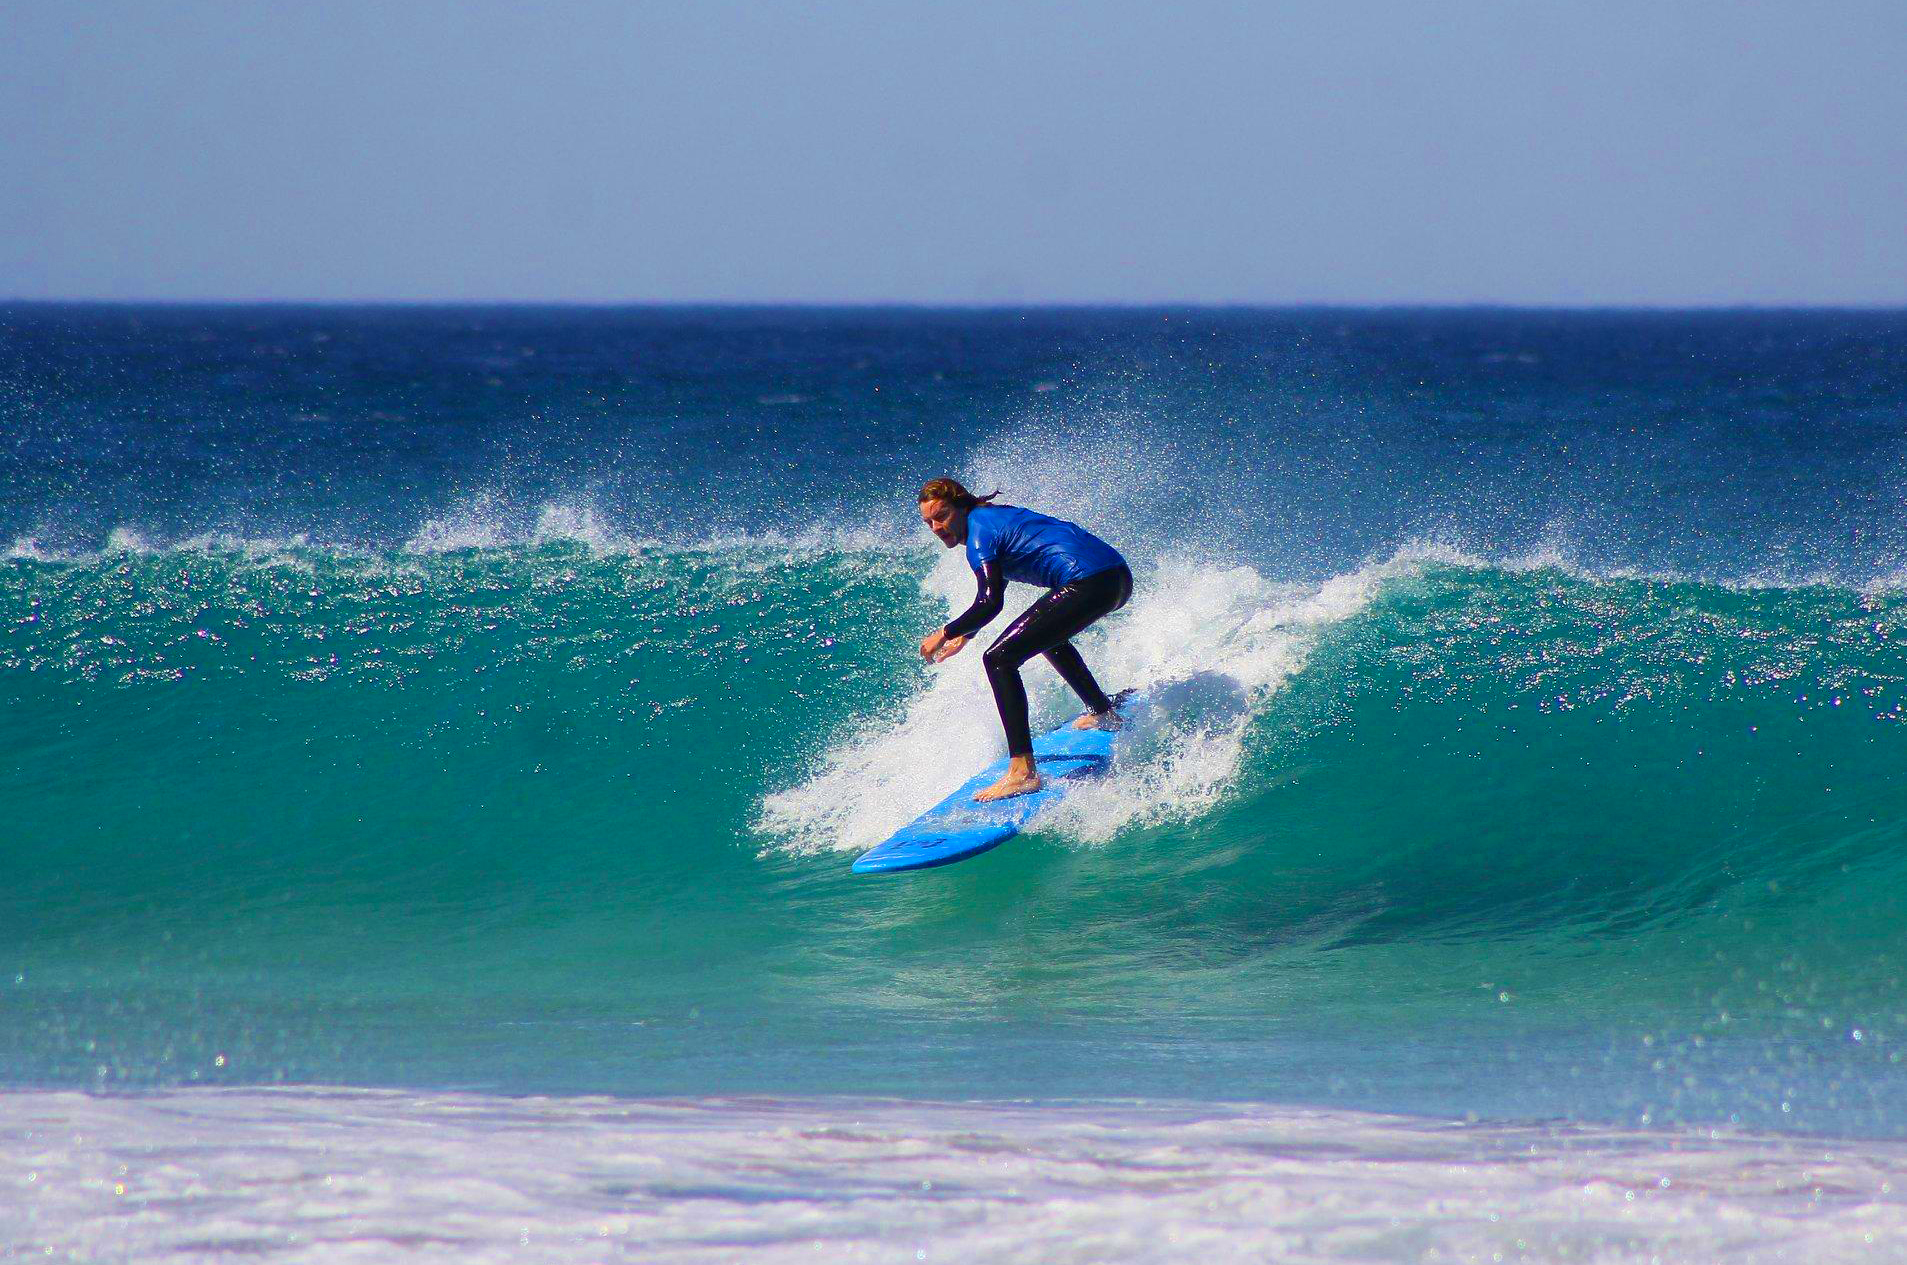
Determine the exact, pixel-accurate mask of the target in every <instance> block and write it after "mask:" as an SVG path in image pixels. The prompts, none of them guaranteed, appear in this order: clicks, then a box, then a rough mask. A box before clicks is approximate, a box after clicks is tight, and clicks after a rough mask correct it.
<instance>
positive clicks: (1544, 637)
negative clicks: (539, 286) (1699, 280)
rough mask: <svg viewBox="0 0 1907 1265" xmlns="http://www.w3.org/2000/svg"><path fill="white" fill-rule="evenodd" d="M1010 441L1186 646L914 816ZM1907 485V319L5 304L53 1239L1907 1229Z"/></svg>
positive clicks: (1452, 1247) (1053, 1246)
mask: <svg viewBox="0 0 1907 1265" xmlns="http://www.w3.org/2000/svg"><path fill="white" fill-rule="evenodd" d="M941 474H951V475H954V476H956V477H959V478H961V479H962V480H963V481H965V482H966V483H968V484H969V485H970V486H972V487H974V488H975V489H976V490H979V491H983V492H985V491H992V490H994V489H996V488H997V489H999V490H1000V492H1001V493H1002V499H1003V500H1005V501H1007V502H1010V503H1014V504H1022V505H1026V506H1029V507H1031V508H1034V509H1038V510H1041V511H1043V512H1047V513H1052V514H1056V515H1059V516H1061V517H1065V518H1070V519H1073V520H1075V521H1078V522H1081V523H1083V524H1085V525H1087V526H1088V527H1089V528H1091V529H1092V530H1094V531H1095V532H1097V533H1098V534H1100V535H1101V536H1103V537H1105V538H1106V539H1107V540H1109V541H1110V542H1112V543H1113V544H1114V545H1116V546H1117V547H1118V548H1120V549H1121V550H1122V551H1123V552H1124V553H1125V554H1126V556H1127V557H1128V558H1129V559H1130V560H1131V562H1132V564H1133V570H1134V573H1135V577H1136V588H1135V594H1134V597H1133V600H1132V602H1131V603H1130V605H1129V606H1128V607H1127V608H1126V609H1125V610H1124V611H1122V612H1120V613H1119V614H1117V615H1114V616H1112V617H1111V618H1109V619H1108V620H1106V621H1104V622H1103V623H1102V624H1101V625H1099V626H1096V627H1095V628H1094V629H1092V630H1090V631H1089V632H1088V633H1087V634H1086V635H1085V637H1083V638H1082V639H1081V642H1080V645H1081V648H1082V650H1083V652H1084V653H1085V655H1086V657H1087V660H1088V662H1089V663H1090V664H1092V665H1093V667H1094V669H1095V671H1096V672H1097V674H1098V676H1099V678H1100V680H1101V681H1102V682H1103V683H1104V684H1106V685H1107V686H1108V688H1125V687H1139V688H1144V689H1146V690H1148V691H1149V692H1150V693H1151V695H1152V696H1153V697H1154V698H1155V699H1158V700H1159V701H1160V702H1161V704H1162V706H1160V707H1159V708H1158V709H1156V712H1155V716H1154V719H1153V720H1152V721H1150V722H1148V723H1147V724H1145V725H1143V726H1140V727H1138V728H1136V729H1135V730H1133V731H1131V732H1128V733H1126V734H1124V735H1122V744H1123V746H1122V752H1121V760H1120V764H1119V766H1118V768H1117V771H1116V773H1115V774H1114V776H1112V777H1111V778H1110V779H1109V780H1107V781H1106V782H1104V783H1103V784H1098V785H1093V786H1090V787H1087V788H1084V789H1082V790H1081V791H1080V792H1079V793H1077V794H1075V795H1073V796H1071V797H1070V798H1069V799H1068V800H1067V802H1066V803H1065V804H1064V805H1062V806H1061V807H1060V808H1059V809H1058V810H1057V811H1055V812H1054V813H1052V814H1050V815H1049V816H1048V817H1045V818H1042V819H1040V820H1039V821H1038V822H1036V823H1035V826H1034V828H1033V829H1032V830H1030V831H1029V833H1027V834H1026V835H1024V836H1022V837H1020V838H1018V839H1016V840H1014V841H1012V842H1010V843H1008V844H1007V845H1005V846H1003V847H1001V848H999V849H997V850H996V851H994V852H992V853H989V854H987V855H985V856H983V857H980V858H977V859H975V860H972V861H969V862H966V863H963V864H961V865H957V866H953V867H949V868H946V869H941V870H935V871H928V872H923V873H919V874H913V875H901V876H893V877H884V878H866V877H858V876H855V875H852V874H851V873H850V872H849V870H848V864H849V862H850V861H851V860H852V859H853V858H854V856H855V855H856V854H857V852H858V851H859V850H861V849H864V848H866V847H869V846H872V845H873V844H874V843H876V842H879V841H880V839H882V838H883V837H884V836H885V835H886V834H887V833H888V832H890V831H892V830H893V829H895V828H896V827H898V826H899V825H901V824H903V823H904V822H906V821H907V820H908V819H910V818H911V817H912V816H913V815H914V814H915V813H917V812H919V811H920V810H922V809H923V808H925V807H927V806H929V805H931V804H932V803H934V802H935V801H936V800H937V799H939V798H940V797H941V796H942V795H944V794H946V793H947V792H948V791H949V790H951V789H952V788H953V787H954V786H956V785H958V784H959V783H960V782H961V781H963V780H965V778H966V777H968V776H969V775H970V774H971V773H972V772H974V771H975V770H976V769H977V768H978V767H980V766H981V765H982V764H984V763H985V762H986V761H988V760H990V759H992V758H995V757H996V756H997V755H999V754H1000V753H1001V752H1002V751H1003V750H1004V744H1003V741H1002V739H1001V735H1000V732H999V725H998V720H997V718H996V716H995V714H994V712H993V708H992V705H991V700H990V697H989V695H988V693H987V687H986V684H985V681H984V678H983V676H982V675H981V672H980V666H981V665H980V662H979V656H978V654H977V653H974V652H972V651H970V652H968V653H966V654H963V655H961V656H959V657H957V658H955V659H953V660H951V661H949V662H948V663H947V664H944V665H942V666H940V667H938V668H929V667H926V666H924V665H923V664H922V663H921V662H920V660H919V657H918V654H917V653H916V646H917V643H918V641H919V638H920V637H921V636H922V635H923V634H924V633H926V632H927V631H928V630H929V629H931V628H932V627H934V626H935V625H936V624H937V623H938V622H940V621H943V620H945V619H946V618H948V617H949V615H950V614H951V613H953V612H955V611H957V610H959V609H961V608H963V607H964V606H965V604H966V602H967V601H968V600H969V599H970V597H971V593H972V576H971V573H970V572H968V571H967V570H966V567H965V563H964V559H963V557H962V556H961V554H960V553H959V551H946V550H943V549H941V548H940V546H939V545H938V543H937V542H935V541H934V540H933V539H932V537H931V536H930V535H929V534H928V533H927V532H926V531H925V529H924V528H923V527H922V526H921V524H920V522H919V520H918V517H917V514H916V507H915V503H914V494H915V491H916V489H917V488H918V486H919V484H920V483H921V482H922V481H923V480H925V479H926V478H929V477H932V476H935V475H941ZM1903 505H1907V313H1900V312H1887V311H1875V312H1851V311H1848V312H1808V311H1798V312H1778V311H1743V312H1570V311H1521V310H1490V309H1478V310H1376V311H1357V310H1329V309H1319V310H1294V311H1277V310H1255V309H1238V310H1231V309H1183V310H1182V309H1081V310H1070V309H1028V310H1017V309H1015V310H935V309H908V308H895V309H825V308H759V309H755V308H707V309H699V308H580V307H550V308H534V307H523V308H498V307H273V306H255V307H253V306H237V307H230V306H226V307H193V306H89V305H46V304H14V305H0V549H4V551H5V554H4V558H0V628H4V635H0V735H3V736H0V821H4V822H5V823H6V842H5V846H4V848H3V849H0V856H3V857H4V866H5V875H6V882H5V883H4V884H0V1153H4V1154H5V1156H6V1162H5V1165H4V1168H5V1170H6V1175H4V1176H0V1187H6V1188H8V1189H10V1190H11V1192H12V1194H11V1196H9V1195H8V1194H7V1193H6V1192H5V1191H4V1190H0V1205H4V1204H10V1205H11V1207H10V1209H8V1208H5V1207H0V1252H4V1253H6V1254H9V1255H18V1256H21V1257H25V1256H28V1255H32V1256H34V1257H36V1258H43V1255H54V1256H58V1255H61V1254H65V1255H67V1256H70V1257H73V1258H76V1259H154V1260H157V1259H168V1260H170V1259H185V1258H204V1259H225V1258H228V1257H229V1258H231V1259H240V1258H244V1259H257V1258H259V1257H266V1258H269V1259H274V1260H276V1259H285V1260H320V1259H322V1260H330V1259H342V1257H343V1256H344V1255H347V1254H349V1253H350V1252H351V1251H354V1250H363V1249H364V1246H365V1245H366V1244H367V1243H369V1244H372V1245H376V1244H383V1245H385V1247H386V1249H387V1250H390V1251H396V1250H398V1249H399V1248H400V1247H401V1248H402V1249H403V1250H404V1251H406V1252H409V1253H412V1254H414V1255H417V1256H419V1258H434V1257H435V1256H442V1258H443V1259H461V1260H472V1259H498V1260H507V1259H592V1260H593V1259H607V1258H612V1257H613V1258H627V1259H644V1260H649V1259H655V1260H685V1261H687V1260H696V1261H700V1260H730V1259H737V1258H738V1257H740V1258H745V1259H750V1260H757V1259H759V1260H776V1259H797V1258H798V1259H803V1260H816V1259H820V1260H828V1259H844V1260H845V1259H857V1260H858V1259H867V1260H890V1259H893V1260H898V1259H907V1260H913V1259H927V1260H931V1259H983V1258H984V1259H1026V1260H1062V1259H1080V1260H1105V1259H1159V1260H1168V1259H1172V1260H1176V1259H1185V1260H1198V1261H1204V1262H1209V1261H1213V1260H1229V1259H1239V1260H1250V1259H1266V1258H1267V1257H1275V1258H1277V1259H1283V1260H1312V1259H1317V1260H1324V1259H1330V1260H1345V1259H1353V1260H1445V1259H1447V1260H1471V1259H1474V1260H1485V1261H1487V1260H1495V1259H1502V1260H1605V1259H1606V1260H1630V1259H1636V1260H1648V1259H1659V1260H1664V1261H1668V1260H1690V1261H1702V1260H1718V1259H1729V1260H1736V1259H1740V1260H1760V1259H1769V1260H1775V1259H1786V1260H1803V1261H1825V1260H1887V1259H1894V1257H1890V1256H1889V1255H1887V1252H1888V1250H1889V1249H1888V1248H1887V1247H1886V1246H1885V1245H1886V1244H1887V1243H1888V1242H1889V1241H1890V1240H1891V1242H1892V1243H1893V1244H1894V1245H1895V1247H1896V1248H1897V1247H1898V1245H1899V1243H1900V1242H1902V1241H1903V1236H1907V1197H1904V1196H1903V1195H1902V1194H1901V1193H1900V1191H1901V1190H1902V1189H1903V1186H1902V1183H1903V1181H1907V1105H1903V1104H1907V1069H1903V1067H1902V1066H1901V1059H1902V1051H1903V1050H1904V1049H1907V1000H1903V996H1902V989H1901V980H1902V975H1903V971H1904V970H1907V729H1904V728H1903V725H1907V711H1903V705H1904V704H1907V523H1904V522H1903V516H1902V513H1901V510H1902V507H1903ZM1032 596H1033V594H1032V593H1031V592H1025V593H1019V594H1018V595H1017V597H1016V604H1024V603H1025V602H1026V601H1028V600H1030V599H1031V597H1032ZM1026 676H1027V679H1028V685H1029V689H1030V691H1031V694H1032V698H1033V703H1034V708H1035V723H1036V726H1038V725H1041V724H1042V723H1053V722H1056V721H1057V720H1058V719H1060V718H1062V717H1063V716H1064V715H1066V714H1068V708H1069V707H1070V706H1072V704H1071V702H1070V701H1069V700H1068V699H1067V698H1066V697H1065V696H1064V694H1063V691H1062V688H1061V687H1060V685H1059V683H1058V682H1057V679H1056V678H1055V677H1054V676H1053V674H1052V673H1051V672H1050V670H1048V669H1047V668H1046V667H1045V665H1044V664H1043V663H1037V662H1036V663H1035V664H1033V665H1031V666H1029V668H1028V669H1027V671H1026ZM69 1138H70V1140H68V1139H69ZM1823 1157H1826V1158H1823ZM391 1172H397V1173H402V1174H406V1175H407V1177H408V1180H406V1181H399V1182H396V1183H395V1184H393V1183H392V1182H390V1181H380V1180H379V1175H380V1174H386V1173H391ZM498 1208H501V1209H502V1211H498V1210H497V1209H498ZM1055 1227H1059V1228H1055ZM599 1230H600V1231H601V1233H598V1231H599ZM1168 1236H1171V1237H1168ZM539 1253H541V1255H538V1254H539ZM916 1253H920V1255H918V1256H917V1255H916ZM1016 1253H1017V1255H1016ZM1069 1253H1070V1255H1069ZM1493 1253H1494V1254H1495V1255H1494V1256H1493V1255H1492V1254H1493ZM373 1255H375V1253H373Z"/></svg>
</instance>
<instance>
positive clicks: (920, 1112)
mask: <svg viewBox="0 0 1907 1265" xmlns="http://www.w3.org/2000/svg"><path fill="white" fill-rule="evenodd" d="M1903 1241H1907V1144H1903V1143H1900V1142H1876V1141H1855V1140H1828V1139H1819V1138H1800V1137H1784V1136H1771V1135H1755V1134H1747V1133H1740V1132H1733V1131H1724V1130H1710V1129H1700V1128H1661V1127H1655V1128H1648V1129H1625V1128H1617V1127H1606V1126H1572V1125H1561V1124H1538V1125H1519V1124H1464V1123H1462V1122H1459V1121H1451V1120H1430V1119H1417V1118H1410V1117H1402V1116H1385V1115H1374V1114H1367V1113H1360V1112H1350V1111H1329V1110H1310V1109H1304V1108H1292V1107H1276V1106H1223V1107H1219V1106H1199V1105H1190V1104H1137V1105H1134V1104H1122V1105H1099V1106H1091V1105H1069V1106H1040V1105H1030V1104H1024V1103H1020V1104H1014V1103H959V1104H940V1103H904V1102H893V1101H866V1100H851V1099H805V1100H776V1099H763V1098H755V1099H729V1100H724V1099H686V1100H629V1099H610V1098H569V1099H537V1098H506V1097H500V1096H491V1095H478V1094H445V1093H412V1092H395V1091H375V1090H356V1089H286V1090H272V1089H242V1090H183V1091H168V1092H164V1093H154V1094H143V1095H129V1096H115V1097H92V1096H88V1095H84V1094H78V1093H51V1092H42V1091H20V1092H11V1093H4V1094H0V1256H4V1257H6V1258H7V1259H16V1258H17V1259H21V1260H27V1259H33V1260H45V1259H48V1258H53V1259H61V1260H66V1259H78V1260H114V1261H129V1262H143V1261H172V1260H183V1259H190V1260H207V1261H210V1260H270V1261H290V1262H311V1263H314V1265H315V1263H320V1262H332V1261H377V1260H393V1259H403V1260H409V1261H447V1262H448V1261H454V1262H458V1263H459V1265H485V1263H487V1262H493V1261H494V1262H523V1261H529V1262H543V1261H602V1260H610V1259H617V1260H624V1259H635V1260H642V1261H645V1262H661V1263H665V1265H668V1263H682V1265H689V1263H698V1265H699V1263H705V1262H706V1263H712V1262H717V1261H736V1260H743V1261H748V1262H759V1263H761V1265H773V1263H775V1262H783V1261H802V1262H811V1261H828V1262H836V1261H842V1262H861V1261H870V1262H871V1261H894V1260H909V1261H917V1262H920V1261H925V1262H933V1261H941V1262H949V1261H1026V1262H1034V1261H1060V1260H1066V1261H1146V1262H1191V1263H1193V1265H1220V1263H1222V1262H1253V1263H1256V1262H1262V1261H1269V1260H1276V1261H1287V1262H1298V1263H1304V1262H1326V1261H1330V1262H1345V1261H1364V1262H1374V1261H1473V1262H1489V1261H1519V1262H1535V1263H1542V1262H1563V1261H1569V1262H1629V1261H1636V1262H1657V1263H1659V1265H1715V1263H1742V1265H1750V1263H1756V1262H1774V1261H1789V1262H1794V1261H1802V1262H1830V1261H1833V1262H1876V1263H1878V1262H1886V1261H1893V1260H1897V1259H1899V1257H1898V1249H1899V1245H1900V1244H1901V1243H1902V1242H1903Z"/></svg>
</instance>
